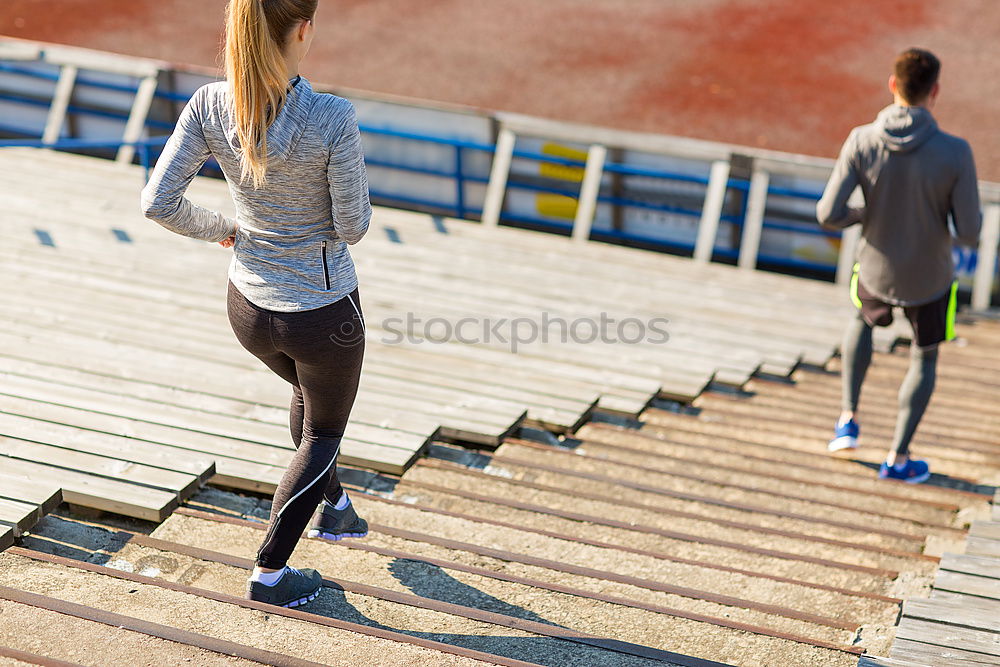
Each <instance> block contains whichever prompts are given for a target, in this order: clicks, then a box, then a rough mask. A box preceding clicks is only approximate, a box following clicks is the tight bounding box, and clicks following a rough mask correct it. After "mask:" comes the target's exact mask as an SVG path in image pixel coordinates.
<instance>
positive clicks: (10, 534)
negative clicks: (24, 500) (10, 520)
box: [0, 525, 14, 551]
mask: <svg viewBox="0 0 1000 667" xmlns="http://www.w3.org/2000/svg"><path fill="white" fill-rule="evenodd" d="M13 544H14V529H13V528H12V527H10V526H2V525H0V551H3V550H4V549H6V548H7V547H9V546H13Z"/></svg>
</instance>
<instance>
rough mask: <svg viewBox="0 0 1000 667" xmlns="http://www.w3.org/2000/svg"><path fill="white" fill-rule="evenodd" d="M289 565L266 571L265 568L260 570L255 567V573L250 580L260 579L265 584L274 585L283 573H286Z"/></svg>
mask: <svg viewBox="0 0 1000 667" xmlns="http://www.w3.org/2000/svg"><path fill="white" fill-rule="evenodd" d="M287 567H288V566H287V565H286V566H285V567H283V568H281V569H280V570H278V571H277V572H264V571H263V570H258V569H257V568H256V567H255V568H254V569H253V574H251V575H250V581H259V582H260V583H262V584H264V585H265V586H274V585H275V584H276V583H278V580H279V579H281V577H282V575H284V574H285V569H286V568H287Z"/></svg>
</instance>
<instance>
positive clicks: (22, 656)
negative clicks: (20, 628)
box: [0, 600, 83, 667]
mask: <svg viewBox="0 0 1000 667" xmlns="http://www.w3.org/2000/svg"><path fill="white" fill-rule="evenodd" d="M15 601H16V600H15ZM0 657H4V658H13V659H14V660H20V661H21V662H27V663H29V664H32V665H39V666H40V667H83V665H81V664H80V663H77V662H66V661H65V660H60V659H59V658H49V657H46V656H44V655H38V654H37V653H28V652H27V651H21V650H19V649H16V648H10V647H9V646H0Z"/></svg>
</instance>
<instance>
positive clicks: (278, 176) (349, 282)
mask: <svg viewBox="0 0 1000 667" xmlns="http://www.w3.org/2000/svg"><path fill="white" fill-rule="evenodd" d="M289 84H290V85H291V88H290V90H289V93H288V96H287V98H286V101H285V104H284V105H283V106H282V107H281V109H280V110H279V112H278V116H277V118H276V119H275V120H274V122H273V123H272V124H271V126H270V127H269V128H268V131H267V147H268V170H267V184H266V185H264V186H263V187H262V188H261V189H260V190H255V189H254V188H253V185H252V183H249V182H247V183H244V184H241V183H240V182H239V181H240V162H239V153H238V150H239V145H240V144H239V139H238V138H237V136H236V128H235V127H234V126H233V123H232V120H231V118H230V116H229V114H228V112H227V110H226V99H227V96H228V94H229V92H228V84H227V82H226V81H216V82H213V83H208V84H205V85H204V86H202V87H200V88H198V90H196V91H195V93H194V95H193V96H192V97H191V99H190V100H189V101H188V103H187V105H186V106H185V107H184V110H183V111H182V112H181V115H180V119H179V120H178V121H177V126H176V128H175V129H174V132H173V134H172V135H171V136H170V138H169V140H168V141H167V144H166V146H165V147H164V150H163V153H162V154H161V156H160V158H159V160H158V161H157V163H156V167H155V168H154V169H153V173H152V175H151V177H150V180H149V182H148V183H147V184H146V187H145V188H143V190H142V197H141V205H142V212H143V214H144V215H145V216H146V217H147V218H150V219H152V220H155V221H156V222H158V223H159V224H160V225H162V226H163V227H165V228H167V229H169V230H170V231H172V232H176V233H178V234H182V235H184V236H190V237H192V238H196V239H202V240H205V241H222V240H224V239H227V238H229V237H230V236H232V235H233V233H234V232H235V235H236V238H235V244H234V246H233V258H232V261H231V262H230V265H229V279H230V280H231V281H232V282H233V284H234V285H235V286H236V288H237V289H239V291H240V292H241V293H242V294H243V295H244V296H246V298H247V299H249V300H250V301H251V302H252V303H254V304H256V305H258V306H260V307H261V308H266V309H268V310H275V311H282V312H291V311H299V310H311V309H313V308H319V307H321V306H325V305H327V304H330V303H333V302H334V301H337V300H338V299H340V298H342V297H343V296H344V295H346V294H349V293H350V292H352V291H353V290H354V288H355V287H356V286H357V275H356V273H355V270H354V262H353V261H352V260H351V255H350V253H349V252H348V249H347V246H348V244H354V243H357V242H358V241H359V240H361V237H362V236H364V234H365V232H366V231H367V229H368V222H369V220H370V218H371V203H370V202H369V199H368V177H367V173H366V171H365V163H364V156H363V153H362V149H361V135H360V133H359V131H358V123H357V117H356V115H355V111H354V106H353V105H352V104H351V103H350V102H349V101H347V100H346V99H344V98H342V97H337V96H335V95H331V94H327V93H317V92H315V91H314V90H313V88H312V86H311V85H310V83H309V81H308V80H307V79H306V78H305V77H297V79H292V80H291V81H289ZM210 155H212V156H215V159H216V160H217V161H218V162H219V165H220V166H221V167H222V171H223V173H224V175H225V177H226V180H227V181H228V182H229V191H230V193H231V194H232V197H233V201H234V202H235V204H236V212H237V217H236V220H233V219H231V218H227V217H226V216H223V215H222V214H221V213H218V212H215V211H210V210H208V209H205V208H203V207H201V206H198V205H196V204H193V203H192V202H190V201H189V200H188V199H187V198H186V197H185V196H184V192H185V191H186V189H187V187H188V185H189V184H190V182H191V180H192V179H193V178H194V176H195V174H197V173H198V170H199V169H200V168H201V166H202V165H203V164H204V163H205V161H206V160H207V159H208V157H209V156H210Z"/></svg>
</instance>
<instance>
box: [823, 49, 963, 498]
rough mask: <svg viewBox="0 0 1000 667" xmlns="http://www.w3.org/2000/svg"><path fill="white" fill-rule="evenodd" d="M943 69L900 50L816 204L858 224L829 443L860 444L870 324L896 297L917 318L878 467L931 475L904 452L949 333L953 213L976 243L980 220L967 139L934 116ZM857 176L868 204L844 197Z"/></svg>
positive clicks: (839, 220) (880, 322) (831, 220)
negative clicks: (852, 312) (871, 112)
mask: <svg viewBox="0 0 1000 667" xmlns="http://www.w3.org/2000/svg"><path fill="white" fill-rule="evenodd" d="M940 70H941V64H940V62H939V61H938V59H937V58H936V57H935V56H934V55H933V54H932V53H930V52H929V51H925V50H923V49H908V50H906V51H904V52H903V53H901V54H899V56H898V57H897V58H896V62H895V67H894V73H893V74H892V76H890V77H889V91H890V92H891V93H892V95H893V103H892V104H891V105H889V106H887V107H886V108H884V109H883V110H882V111H881V112H880V113H879V114H878V117H877V118H876V120H875V122H874V123H871V124H868V125H862V126H860V127H856V128H854V130H852V131H851V133H850V135H849V136H848V138H847V141H846V142H845V143H844V146H843V148H842V149H841V152H840V157H839V158H838V159H837V163H836V166H835V167H834V170H833V174H832V175H831V176H830V181H829V182H828V183H827V186H826V190H825V191H824V192H823V197H822V198H821V199H820V201H819V203H818V204H817V206H816V216H817V218H818V220H819V223H820V225H822V226H823V227H826V228H829V229H844V228H846V227H849V226H850V225H853V224H856V223H860V224H861V242H860V244H859V246H858V255H857V264H855V267H854V275H853V277H852V280H851V298H852V300H853V302H854V304H855V306H857V308H858V314H857V317H856V319H854V320H852V322H851V323H850V325H849V326H848V328H847V332H846V334H845V336H844V343H843V346H842V350H841V354H842V358H843V370H842V378H843V404H842V409H843V411H842V413H841V416H840V419H839V420H838V422H837V427H836V432H835V437H834V439H833V440H831V441H830V445H829V449H830V450H831V451H838V450H842V449H853V448H855V447H857V445H858V440H857V438H858V432H859V426H858V423H857V421H856V420H855V418H854V417H855V412H856V410H857V406H858V399H859V398H860V395H861V384H862V382H863V381H864V376H865V372H866V371H867V369H868V365H869V363H870V362H871V356H872V327H873V326H888V325H889V324H891V323H892V312H893V308H894V307H901V308H902V309H903V312H904V313H905V315H906V317H907V319H908V320H909V321H910V324H911V325H912V326H913V343H912V346H911V348H910V349H911V357H910V367H909V370H908V372H907V374H906V378H905V379H904V380H903V384H902V385H901V386H900V389H899V415H898V418H897V422H896V430H895V435H894V438H893V442H892V445H891V447H890V449H889V454H888V456H887V457H886V460H885V462H884V463H883V464H882V467H881V470H880V471H879V477H880V478H883V479H901V480H905V481H907V482H912V483H917V482H923V481H925V480H926V479H928V478H929V477H930V469H929V466H928V465H927V463H926V462H925V461H917V460H914V459H911V458H910V457H909V444H910V440H911V439H912V437H913V434H914V432H915V431H916V428H917V425H918V424H919V422H920V418H921V417H922V416H923V413H924V410H925V409H926V407H927V404H928V402H929V401H930V397H931V393H932V392H933V390H934V381H935V376H936V369H937V348H938V344H939V343H941V342H942V341H945V340H950V339H952V338H954V330H953V329H954V315H955V307H956V303H955V296H956V288H957V283H956V282H955V267H954V262H953V259H952V246H953V237H952V232H951V230H950V229H949V225H948V218H949V216H950V217H951V219H952V222H953V223H954V232H955V237H957V240H958V241H959V242H960V243H962V244H963V245H967V246H974V245H975V244H976V243H977V241H978V239H979V230H980V224H981V215H980V208H979V191H978V184H977V179H976V167H975V162H974V160H973V156H972V150H971V148H970V147H969V144H968V142H966V141H965V140H964V139H961V138H959V137H956V136H953V135H950V134H947V133H945V132H943V131H941V130H940V129H939V128H938V126H937V123H936V122H935V120H934V117H933V116H932V115H931V109H932V108H933V106H934V102H935V101H936V99H937V96H938V92H939V89H940V87H939V85H938V75H939V73H940ZM858 186H860V187H861V191H862V193H863V195H864V206H863V207H852V206H850V205H849V204H848V199H849V198H850V196H851V193H852V192H853V191H854V190H855V188H856V187H858Z"/></svg>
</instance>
